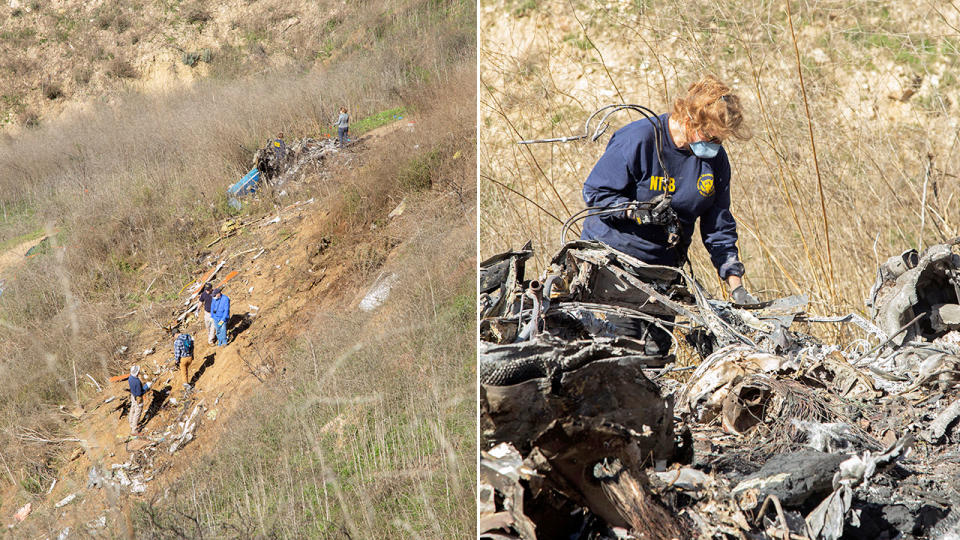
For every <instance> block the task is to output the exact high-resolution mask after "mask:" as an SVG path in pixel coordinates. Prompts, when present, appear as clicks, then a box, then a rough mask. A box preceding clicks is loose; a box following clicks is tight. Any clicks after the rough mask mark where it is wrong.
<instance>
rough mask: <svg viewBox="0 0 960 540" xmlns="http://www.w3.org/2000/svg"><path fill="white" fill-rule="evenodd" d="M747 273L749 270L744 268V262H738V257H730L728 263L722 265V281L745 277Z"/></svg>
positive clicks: (720, 271)
mask: <svg viewBox="0 0 960 540" xmlns="http://www.w3.org/2000/svg"><path fill="white" fill-rule="evenodd" d="M746 271H747V269H746V268H744V266H743V263H742V262H740V261H739V260H737V258H736V257H730V258H729V259H727V262H725V263H723V264H722V265H720V269H719V274H720V279H727V278H728V277H730V276H743V274H745V273H746Z"/></svg>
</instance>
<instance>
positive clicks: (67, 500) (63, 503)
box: [53, 493, 77, 508]
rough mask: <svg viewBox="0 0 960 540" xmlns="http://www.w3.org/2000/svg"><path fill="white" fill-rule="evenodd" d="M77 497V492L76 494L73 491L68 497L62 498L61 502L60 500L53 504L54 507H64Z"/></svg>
mask: <svg viewBox="0 0 960 540" xmlns="http://www.w3.org/2000/svg"><path fill="white" fill-rule="evenodd" d="M76 498H77V494H76V493H71V494H70V495H67V496H66V497H64V498H62V499H60V502H58V503H57V504H55V505H53V507H54V508H63V507H64V506H66V505H68V504H70V503H72V502H73V500H74V499H76Z"/></svg>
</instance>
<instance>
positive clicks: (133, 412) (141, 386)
mask: <svg viewBox="0 0 960 540" xmlns="http://www.w3.org/2000/svg"><path fill="white" fill-rule="evenodd" d="M127 380H128V381H129V383H130V412H129V413H128V414H127V416H128V417H129V418H130V436H131V437H137V436H139V435H140V431H139V430H138V429H137V426H138V425H139V424H140V413H142V412H143V395H144V394H146V393H147V390H149V389H150V383H149V382H147V383H144V382H143V381H141V380H140V366H131V367H130V377H129V378H128V379H127Z"/></svg>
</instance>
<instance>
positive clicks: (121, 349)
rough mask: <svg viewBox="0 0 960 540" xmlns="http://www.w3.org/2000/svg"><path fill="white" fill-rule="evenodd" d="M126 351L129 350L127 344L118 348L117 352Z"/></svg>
mask: <svg viewBox="0 0 960 540" xmlns="http://www.w3.org/2000/svg"><path fill="white" fill-rule="evenodd" d="M125 352H127V346H126V345H124V346H122V347H120V348H119V349H117V354H118V355H120V354H123V353H125Z"/></svg>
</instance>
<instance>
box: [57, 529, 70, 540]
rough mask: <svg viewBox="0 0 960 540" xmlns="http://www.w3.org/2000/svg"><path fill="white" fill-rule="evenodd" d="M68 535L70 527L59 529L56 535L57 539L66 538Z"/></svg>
mask: <svg viewBox="0 0 960 540" xmlns="http://www.w3.org/2000/svg"><path fill="white" fill-rule="evenodd" d="M69 537H70V527H67V528H66V529H64V530H62V531H60V534H59V535H57V540H67V538H69Z"/></svg>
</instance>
